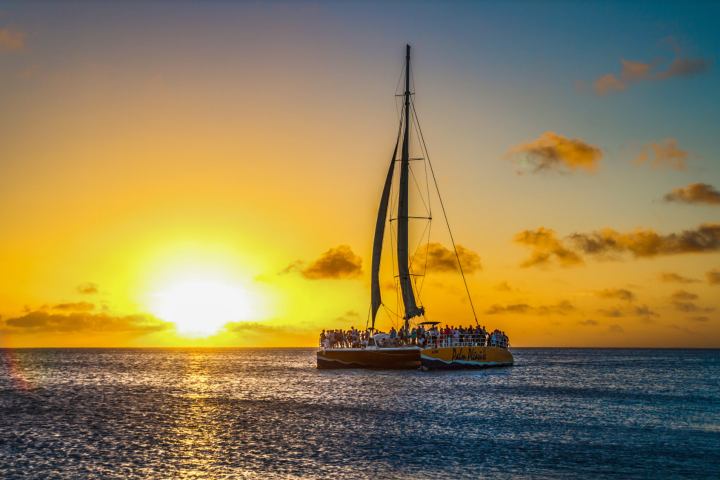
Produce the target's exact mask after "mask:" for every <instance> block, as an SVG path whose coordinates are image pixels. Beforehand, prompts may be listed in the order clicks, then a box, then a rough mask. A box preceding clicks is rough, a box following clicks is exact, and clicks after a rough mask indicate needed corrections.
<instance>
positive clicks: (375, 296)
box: [370, 135, 400, 328]
mask: <svg viewBox="0 0 720 480" xmlns="http://www.w3.org/2000/svg"><path fill="white" fill-rule="evenodd" d="M399 142H400V136H399V135H398V141H397V142H395V150H393V156H392V160H391V161H390V169H389V170H388V174H387V178H386V179H385V187H383V193H382V198H381V199H380V208H379V209H378V216H377V223H376V224H375V240H374V241H373V256H372V280H371V287H370V288H371V297H372V299H371V303H372V326H373V328H375V315H376V314H377V311H378V309H379V308H380V305H382V298H381V297H380V256H381V255H382V246H383V237H384V236H385V222H386V221H387V211H388V203H389V201H390V190H391V187H392V179H393V172H394V171H395V156H396V155H397V147H398V143H399Z"/></svg>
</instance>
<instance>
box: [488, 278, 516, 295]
mask: <svg viewBox="0 0 720 480" xmlns="http://www.w3.org/2000/svg"><path fill="white" fill-rule="evenodd" d="M493 288H494V289H495V290H497V291H498V292H513V291H517V288H512V287H511V286H510V285H509V284H508V283H507V282H506V281H503V282H500V283H498V284H497V285H495V286H494V287H493Z"/></svg>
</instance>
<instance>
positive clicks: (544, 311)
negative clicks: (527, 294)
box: [485, 300, 576, 315]
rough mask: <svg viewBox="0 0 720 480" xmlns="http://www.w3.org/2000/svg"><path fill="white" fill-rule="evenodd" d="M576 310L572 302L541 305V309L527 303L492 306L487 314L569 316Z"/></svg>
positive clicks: (564, 301)
mask: <svg viewBox="0 0 720 480" xmlns="http://www.w3.org/2000/svg"><path fill="white" fill-rule="evenodd" d="M575 310H576V308H575V307H574V306H573V305H572V304H571V303H570V302H568V301H567V300H563V301H561V302H558V303H557V304H556V305H547V306H545V305H541V306H539V307H532V306H530V305H528V304H526V303H516V304H513V305H507V306H504V307H503V306H502V305H500V304H497V303H496V304H494V305H491V306H490V308H489V309H488V310H486V311H485V313H486V314H488V315H497V314H504V313H515V314H520V315H567V314H568V313H572V312H574V311H575Z"/></svg>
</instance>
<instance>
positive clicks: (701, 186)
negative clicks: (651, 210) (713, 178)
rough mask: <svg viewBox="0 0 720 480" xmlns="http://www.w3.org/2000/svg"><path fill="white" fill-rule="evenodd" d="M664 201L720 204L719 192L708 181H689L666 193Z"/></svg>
mask: <svg viewBox="0 0 720 480" xmlns="http://www.w3.org/2000/svg"><path fill="white" fill-rule="evenodd" d="M663 199H664V200H665V201H666V202H677V203H689V204H696V205H697V204H705V205H720V192H719V191H717V189H716V188H715V187H713V186H712V185H710V184H708V183H691V184H688V185H685V187H680V188H676V189H674V190H672V191H671V192H670V193H667V194H666V195H665V196H664V197H663Z"/></svg>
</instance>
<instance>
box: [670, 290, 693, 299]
mask: <svg viewBox="0 0 720 480" xmlns="http://www.w3.org/2000/svg"><path fill="white" fill-rule="evenodd" d="M670 298H672V299H673V300H697V299H698V298H700V297H698V296H697V295H695V294H694V293H690V292H686V291H685V290H677V291H675V292H674V293H673V294H672V295H670Z"/></svg>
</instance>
